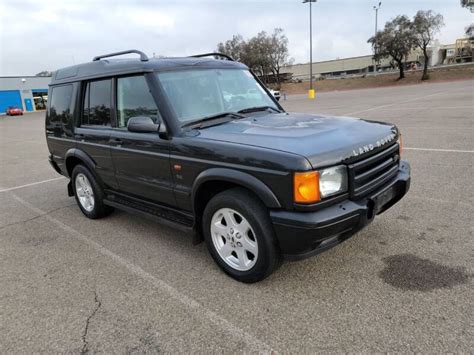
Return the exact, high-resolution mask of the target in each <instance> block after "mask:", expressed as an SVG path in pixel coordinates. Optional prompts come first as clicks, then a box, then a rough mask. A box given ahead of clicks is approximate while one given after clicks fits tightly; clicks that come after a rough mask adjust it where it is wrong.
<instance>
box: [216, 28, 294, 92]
mask: <svg viewBox="0 0 474 355" xmlns="http://www.w3.org/2000/svg"><path fill="white" fill-rule="evenodd" d="M217 50H218V51H219V52H221V53H224V54H227V55H230V56H231V57H233V58H234V59H236V60H238V61H240V62H242V63H244V64H246V65H247V66H248V67H249V68H250V69H251V70H252V71H253V72H255V73H256V74H257V75H258V76H260V77H261V78H262V79H263V81H264V82H265V83H268V75H269V74H270V73H271V74H273V75H274V76H275V78H276V80H277V83H278V85H279V84H280V71H281V68H282V67H283V66H284V65H287V64H290V63H291V61H292V59H290V58H289V52H288V38H287V37H286V35H285V34H284V32H283V30H282V29H281V28H275V29H274V30H273V33H272V34H271V35H269V34H267V32H265V31H261V32H259V33H258V34H257V35H256V36H254V37H252V38H250V39H249V40H248V41H245V40H244V39H243V38H242V36H240V35H234V36H233V37H232V39H230V40H228V41H226V42H224V43H222V42H221V43H219V44H218V45H217Z"/></svg>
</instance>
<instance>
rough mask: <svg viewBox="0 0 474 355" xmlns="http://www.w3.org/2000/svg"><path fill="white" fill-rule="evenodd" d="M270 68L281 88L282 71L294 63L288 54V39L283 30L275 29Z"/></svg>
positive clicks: (271, 41) (272, 37)
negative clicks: (284, 67)
mask: <svg viewBox="0 0 474 355" xmlns="http://www.w3.org/2000/svg"><path fill="white" fill-rule="evenodd" d="M269 56H270V68H271V71H272V73H273V75H274V76H275V77H276V81H277V84H278V86H280V70H281V68H282V67H283V66H285V65H289V64H291V63H292V62H293V59H292V58H290V55H289V52H288V38H287V37H286V35H285V33H284V32H283V29H281V28H275V29H274V30H273V33H272V35H271V37H270V52H269Z"/></svg>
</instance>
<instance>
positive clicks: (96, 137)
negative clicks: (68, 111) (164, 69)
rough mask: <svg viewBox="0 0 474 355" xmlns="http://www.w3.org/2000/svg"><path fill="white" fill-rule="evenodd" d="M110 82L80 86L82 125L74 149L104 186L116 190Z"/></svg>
mask: <svg viewBox="0 0 474 355" xmlns="http://www.w3.org/2000/svg"><path fill="white" fill-rule="evenodd" d="M111 108H112V79H103V80H95V81H88V82H85V83H83V95H82V112H81V122H80V124H79V126H78V127H77V128H76V130H75V132H74V133H75V138H76V142H77V148H78V149H80V150H83V151H84V152H86V153H87V155H89V156H90V157H91V158H92V160H93V161H94V162H95V164H96V169H95V172H96V173H97V175H98V176H99V177H100V178H101V179H102V181H103V182H104V184H105V185H107V186H109V187H112V188H117V181H116V180H115V171H114V166H113V162H112V155H111V152H110V142H109V141H110V135H111V132H112V122H113V120H112V109H111Z"/></svg>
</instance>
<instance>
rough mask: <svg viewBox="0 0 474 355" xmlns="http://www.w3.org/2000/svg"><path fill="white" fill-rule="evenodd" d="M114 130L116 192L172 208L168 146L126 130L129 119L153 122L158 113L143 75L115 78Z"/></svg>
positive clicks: (156, 137) (154, 135)
mask: <svg viewBox="0 0 474 355" xmlns="http://www.w3.org/2000/svg"><path fill="white" fill-rule="evenodd" d="M116 88H117V90H116V112H117V127H116V128H115V129H114V130H113V132H112V134H111V137H110V147H111V152H112V158H113V162H114V166H115V177H116V179H117V182H118V185H119V190H120V191H121V192H125V193H128V194H131V195H134V196H137V197H140V198H144V199H147V200H150V201H153V202H157V203H161V204H166V205H168V206H175V205H176V202H175V198H174V193H173V189H172V176H171V171H170V156H169V142H168V141H167V140H164V139H161V138H160V137H159V135H158V132H156V133H134V132H129V131H128V130H127V122H128V120H129V119H130V117H137V116H147V117H150V118H152V119H154V120H156V119H157V118H158V117H159V111H158V108H157V106H156V103H155V101H154V100H153V97H152V96H151V93H150V90H149V88H148V85H147V82H146V80H145V77H144V76H143V75H136V76H129V77H120V78H117V84H116Z"/></svg>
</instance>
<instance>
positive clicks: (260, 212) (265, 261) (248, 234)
mask: <svg viewBox="0 0 474 355" xmlns="http://www.w3.org/2000/svg"><path fill="white" fill-rule="evenodd" d="M203 234H204V237H205V240H206V244H207V247H208V249H209V252H210V253H211V255H212V257H213V259H214V261H215V262H216V263H217V264H218V265H219V267H220V268H221V269H222V270H223V271H224V272H226V273H227V274H228V275H230V276H231V277H233V278H234V279H236V280H238V281H242V282H247V283H251V282H257V281H260V280H263V279H264V278H266V277H268V276H269V275H270V274H271V273H272V272H273V271H275V270H276V269H277V268H278V266H279V265H280V263H281V255H280V252H279V250H278V246H277V243H276V238H275V235H274V231H273V226H272V224H271V221H270V217H269V215H268V211H267V209H266V207H265V206H264V205H263V204H262V203H261V202H260V201H259V200H258V199H257V198H255V197H254V196H253V195H252V194H251V193H250V192H248V191H247V190H245V189H241V188H235V189H231V190H227V191H224V192H221V193H219V194H217V195H216V196H215V197H214V198H212V199H211V201H209V203H208V204H207V206H206V208H205V210H204V214H203Z"/></svg>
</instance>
